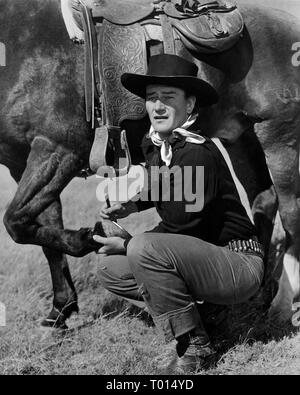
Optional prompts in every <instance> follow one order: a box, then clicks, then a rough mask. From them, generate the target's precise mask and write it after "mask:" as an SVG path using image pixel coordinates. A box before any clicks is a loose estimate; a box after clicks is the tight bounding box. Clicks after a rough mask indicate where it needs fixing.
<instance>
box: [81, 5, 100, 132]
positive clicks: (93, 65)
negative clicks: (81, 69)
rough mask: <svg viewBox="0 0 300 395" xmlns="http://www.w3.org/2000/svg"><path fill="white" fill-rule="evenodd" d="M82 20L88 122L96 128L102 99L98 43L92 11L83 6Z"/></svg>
mask: <svg viewBox="0 0 300 395" xmlns="http://www.w3.org/2000/svg"><path fill="white" fill-rule="evenodd" d="M81 19H82V25H83V29H84V35H85V102H86V120H87V122H92V128H93V129H94V128H95V100H96V99H97V100H99V98H100V90H101V81H100V73H99V68H98V42H97V33H96V28H95V25H94V22H93V19H92V14H91V10H90V9H89V8H87V7H86V6H81Z"/></svg>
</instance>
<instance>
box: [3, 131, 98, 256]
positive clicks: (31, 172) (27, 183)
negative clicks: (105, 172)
mask: <svg viewBox="0 0 300 395" xmlns="http://www.w3.org/2000/svg"><path fill="white" fill-rule="evenodd" d="M82 165H83V163H82V161H81V160H80V158H78V156H77V155H76V154H75V153H74V152H72V151H69V150H67V149H65V148H64V147H63V146H60V145H57V144H54V143H53V142H51V141H50V140H49V139H47V138H45V137H36V138H35V139H34V141H33V143H32V149H31V152H30V155H29V157H28V161H27V167H26V170H25V172H24V174H23V176H22V178H21V180H20V183H19V187H18V190H17V192H16V195H15V197H14V199H13V201H12V203H11V204H10V206H9V208H8V210H7V212H6V214H5V216H4V223H5V226H6V228H7V231H8V232H9V234H10V235H11V237H12V238H13V239H14V240H15V241H16V242H17V243H21V244H34V245H40V246H42V247H46V248H51V249H55V250H57V251H60V252H63V253H66V254H69V255H73V256H76V257H79V256H84V255H86V254H88V253H90V252H92V251H95V250H97V248H99V246H97V243H95V242H94V241H93V238H92V232H91V229H89V228H86V229H80V230H79V231H72V230H66V229H62V228H61V227H57V226H56V224H55V226H53V224H52V225H44V224H42V223H40V222H39V221H38V220H37V217H38V216H39V215H40V214H41V213H43V212H44V211H45V210H46V209H47V208H48V207H50V206H51V205H52V204H53V203H54V202H55V201H57V200H58V199H59V196H60V194H61V192H62V190H63V189H64V188H65V187H66V185H67V184H68V183H69V182H70V181H71V179H72V178H73V177H74V176H75V175H76V174H77V173H78V171H79V170H80V169H81V168H82Z"/></svg>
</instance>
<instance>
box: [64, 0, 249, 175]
mask: <svg viewBox="0 0 300 395" xmlns="http://www.w3.org/2000/svg"><path fill="white" fill-rule="evenodd" d="M61 1H62V4H67V3H68V4H69V6H70V7H71V8H72V11H73V22H75V23H76V24H77V27H78V28H79V29H81V30H82V31H84V41H85V57H86V62H85V63H86V71H85V87H86V114H87V121H89V122H90V121H91V122H92V127H93V128H94V126H95V125H96V122H97V118H99V117H97V109H95V103H100V105H99V104H98V107H99V109H100V111H99V112H100V113H102V118H101V119H100V122H98V123H99V125H100V126H101V127H98V128H97V129H96V132H95V135H96V137H95V141H96V142H98V144H94V146H93V150H92V152H91V160H90V166H91V169H92V170H93V171H95V172H96V171H97V169H98V168H99V167H101V164H103V163H105V155H106V151H105V150H104V149H103V147H106V146H107V144H108V142H109V141H111V142H112V144H113V146H114V148H115V159H117V157H119V158H120V157H121V158H124V163H125V164H124V169H125V167H126V168H127V169H126V170H124V173H126V172H127V170H128V167H129V166H130V163H131V159H130V152H129V148H128V144H127V141H126V134H125V132H124V131H123V132H122V133H121V126H120V125H121V124H122V121H123V120H125V119H141V118H142V117H144V116H145V108H144V102H143V101H142V99H140V98H138V97H136V96H134V95H132V94H130V93H129V92H127V91H126V90H125V89H123V88H122V86H120V85H121V84H120V82H119V80H120V76H121V74H122V73H124V72H128V71H129V72H135V73H140V74H143V73H145V72H146V68H147V55H146V54H147V52H146V41H149V38H147V34H148V36H150V39H152V38H151V34H149V31H151V28H153V31H154V30H155V29H156V30H157V29H158V30H159V32H160V33H159V35H160V38H159V41H160V42H162V43H163V47H164V52H165V53H170V54H176V40H180V41H181V42H182V43H183V45H184V46H185V47H186V48H187V49H188V50H190V51H193V52H202V53H219V52H223V51H225V50H228V49H230V48H231V47H232V46H233V45H235V44H236V43H237V41H238V40H239V38H240V36H241V34H242V32H243V29H244V22H243V18H242V15H241V14H240V12H239V10H238V9H237V6H236V5H233V4H232V3H229V2H228V1H227V0H215V1H208V0H206V1H205V0H204V1H201V0H61ZM65 22H66V26H67V29H68V21H67V20H66V18H65ZM147 29H148V30H147ZM68 31H70V26H69V29H68ZM72 38H73V37H72ZM75 38H76V37H75ZM77 41H80V39H77ZM101 110H102V111H101ZM103 110H104V111H103ZM103 114H104V117H103ZM98 120H99V119H98ZM97 147H98V148H97ZM99 147H100V148H99ZM100 151H101V152H100ZM99 152H100V153H99ZM122 173H123V169H120V170H119V172H118V174H119V175H120V174H122Z"/></svg>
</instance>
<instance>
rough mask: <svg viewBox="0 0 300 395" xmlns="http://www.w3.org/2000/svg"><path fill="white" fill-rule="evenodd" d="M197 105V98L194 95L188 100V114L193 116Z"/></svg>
mask: <svg viewBox="0 0 300 395" xmlns="http://www.w3.org/2000/svg"><path fill="white" fill-rule="evenodd" d="M195 104H196V96H194V95H192V96H189V97H188V98H187V112H188V114H189V115H190V114H192V112H193V110H194V108H195Z"/></svg>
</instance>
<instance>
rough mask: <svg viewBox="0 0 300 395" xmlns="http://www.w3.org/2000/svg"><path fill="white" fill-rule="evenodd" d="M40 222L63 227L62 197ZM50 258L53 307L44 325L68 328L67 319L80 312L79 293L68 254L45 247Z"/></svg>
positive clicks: (46, 211)
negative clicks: (77, 292) (71, 271)
mask: <svg viewBox="0 0 300 395" xmlns="http://www.w3.org/2000/svg"><path fill="white" fill-rule="evenodd" d="M38 222H40V223H41V224H42V225H45V226H54V227H57V228H60V229H63V227H64V225H63V219H62V206H61V201H60V199H59V200H57V201H56V202H54V203H53V204H52V205H51V206H50V207H49V208H47V209H46V210H45V211H44V212H43V213H42V214H41V215H40V216H39V217H38ZM43 251H44V254H45V256H46V258H47V260H48V263H49V267H50V272H51V278H52V284H53V294H54V298H53V308H52V311H51V312H50V314H49V316H48V317H47V318H46V319H45V320H44V321H43V322H42V326H43V327H50V328H60V329H62V328H66V324H65V321H66V320H67V319H68V318H69V317H70V316H71V315H72V313H73V312H78V311H79V309H78V304H77V294H76V290H75V286H74V283H73V280H72V277H71V273H70V269H69V265H68V261H67V258H66V256H65V255H64V254H63V253H61V252H60V251H56V250H53V249H50V248H46V247H44V248H43Z"/></svg>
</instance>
